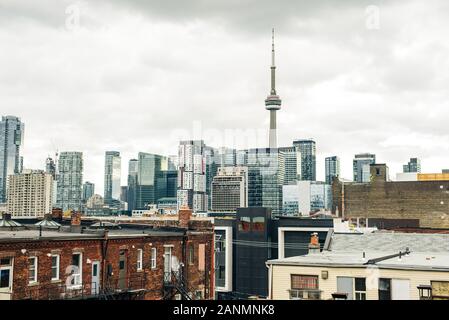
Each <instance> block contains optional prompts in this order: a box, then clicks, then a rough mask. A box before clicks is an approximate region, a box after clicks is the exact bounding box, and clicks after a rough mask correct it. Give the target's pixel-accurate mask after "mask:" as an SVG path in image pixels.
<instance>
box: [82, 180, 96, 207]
mask: <svg viewBox="0 0 449 320" xmlns="http://www.w3.org/2000/svg"><path fill="white" fill-rule="evenodd" d="M94 194H95V184H94V183H92V182H89V181H86V182H84V184H83V203H87V200H89V199H90V198H91V197H92V196H93V195H94Z"/></svg>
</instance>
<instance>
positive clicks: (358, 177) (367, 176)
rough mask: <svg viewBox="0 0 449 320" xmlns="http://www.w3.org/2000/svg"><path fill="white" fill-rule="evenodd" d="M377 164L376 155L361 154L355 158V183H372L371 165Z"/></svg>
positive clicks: (353, 165) (353, 164)
mask: <svg viewBox="0 0 449 320" xmlns="http://www.w3.org/2000/svg"><path fill="white" fill-rule="evenodd" d="M375 163H376V155H375V154H371V153H360V154H356V155H355V156H354V160H353V162H352V170H353V174H354V182H370V180H371V173H370V165H371V164H375Z"/></svg>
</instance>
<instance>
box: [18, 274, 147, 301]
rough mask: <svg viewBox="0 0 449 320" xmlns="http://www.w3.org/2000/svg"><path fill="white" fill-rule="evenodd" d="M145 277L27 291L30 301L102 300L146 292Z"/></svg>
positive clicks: (31, 288) (48, 286)
mask: <svg viewBox="0 0 449 320" xmlns="http://www.w3.org/2000/svg"><path fill="white" fill-rule="evenodd" d="M146 283H147V282H146V277H145V275H143V274H142V275H137V276H130V277H122V278H111V277H110V278H108V279H107V280H106V281H105V283H104V285H103V286H101V285H99V284H97V283H95V282H94V283H81V284H61V283H58V284H49V285H36V286H34V287H30V288H28V290H27V294H26V298H27V299H30V300H68V299H72V300H75V299H101V298H107V297H108V296H118V295H120V294H123V293H132V292H136V291H140V292H143V293H144V292H146V290H147V288H146Z"/></svg>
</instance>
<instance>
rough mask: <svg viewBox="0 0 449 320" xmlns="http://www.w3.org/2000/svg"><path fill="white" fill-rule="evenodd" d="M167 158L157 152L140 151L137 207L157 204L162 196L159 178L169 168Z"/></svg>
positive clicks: (143, 207)
mask: <svg viewBox="0 0 449 320" xmlns="http://www.w3.org/2000/svg"><path fill="white" fill-rule="evenodd" d="M167 165H168V162H167V158H166V157H163V156H161V155H157V154H151V153H144V152H139V161H138V165H137V167H138V169H137V189H136V209H146V208H147V207H148V205H149V204H156V201H157V200H158V198H159V197H160V194H159V192H160V189H159V186H158V180H159V179H160V178H161V176H162V171H163V170H166V169H167Z"/></svg>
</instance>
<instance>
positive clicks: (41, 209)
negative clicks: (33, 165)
mask: <svg viewBox="0 0 449 320" xmlns="http://www.w3.org/2000/svg"><path fill="white" fill-rule="evenodd" d="M52 197H53V177H52V176H51V174H48V173H45V172H44V171H42V170H24V171H23V172H22V173H17V174H14V175H10V176H9V178H8V200H7V207H8V213H10V214H11V215H12V216H13V217H14V218H36V217H43V216H44V215H45V214H49V213H51V212H52V207H53V206H52V204H53V200H52Z"/></svg>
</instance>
